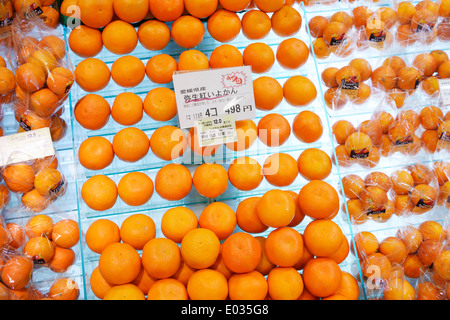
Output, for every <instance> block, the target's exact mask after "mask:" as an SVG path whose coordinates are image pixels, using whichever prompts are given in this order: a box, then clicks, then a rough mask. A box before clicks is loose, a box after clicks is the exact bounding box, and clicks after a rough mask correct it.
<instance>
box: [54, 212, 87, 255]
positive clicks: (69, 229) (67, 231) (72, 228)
mask: <svg viewBox="0 0 450 320" xmlns="http://www.w3.org/2000/svg"><path fill="white" fill-rule="evenodd" d="M52 240H53V242H54V243H55V245H56V246H58V247H61V248H65V249H68V248H72V247H73V246H75V245H76V244H77V243H78V242H79V240H80V229H79V227H78V222H76V221H75V220H73V219H62V220H59V221H58V222H56V223H55V224H54V225H53V229H52Z"/></svg>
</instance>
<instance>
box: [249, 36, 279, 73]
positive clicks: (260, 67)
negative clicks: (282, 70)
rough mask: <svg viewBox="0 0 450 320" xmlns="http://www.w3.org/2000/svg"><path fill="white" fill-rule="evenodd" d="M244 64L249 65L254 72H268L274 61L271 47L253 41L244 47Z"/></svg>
mask: <svg viewBox="0 0 450 320" xmlns="http://www.w3.org/2000/svg"><path fill="white" fill-rule="evenodd" d="M243 58H244V65H246V66H251V67H252V71H253V72H254V73H258V74H260V73H265V72H268V71H269V70H270V69H271V68H272V66H273V64H274V63H275V59H276V57H275V54H274V52H273V49H272V48H271V47H270V46H269V45H267V44H265V43H263V42H254V43H251V44H249V45H248V46H246V47H245V49H244V52H243Z"/></svg>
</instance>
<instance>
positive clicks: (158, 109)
mask: <svg viewBox="0 0 450 320" xmlns="http://www.w3.org/2000/svg"><path fill="white" fill-rule="evenodd" d="M144 111H145V113H146V114H147V115H148V116H149V117H150V118H152V119H153V120H156V121H169V120H171V119H173V118H174V117H175V116H176V114H177V104H176V99H175V92H173V90H172V89H170V88H166V87H158V88H154V89H151V90H150V91H149V93H148V94H147V95H146V97H145V99H144Z"/></svg>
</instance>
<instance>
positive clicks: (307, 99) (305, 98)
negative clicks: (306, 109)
mask: <svg viewBox="0 0 450 320" xmlns="http://www.w3.org/2000/svg"><path fill="white" fill-rule="evenodd" d="M283 91H284V98H285V99H286V101H287V102H288V103H289V104H290V105H292V106H307V105H309V104H310V103H311V102H312V101H314V100H315V99H316V97H317V89H316V86H315V85H314V83H313V82H312V81H311V80H310V79H308V78H307V77H305V76H292V77H291V78H289V79H288V80H287V81H286V82H285V83H284V85H283Z"/></svg>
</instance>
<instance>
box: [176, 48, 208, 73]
mask: <svg viewBox="0 0 450 320" xmlns="http://www.w3.org/2000/svg"><path fill="white" fill-rule="evenodd" d="M205 69H209V61H208V57H207V56H206V55H205V54H204V53H203V52H201V51H199V50H194V49H191V50H186V51H183V52H182V53H181V54H180V57H179V59H178V70H179V71H192V70H205Z"/></svg>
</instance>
